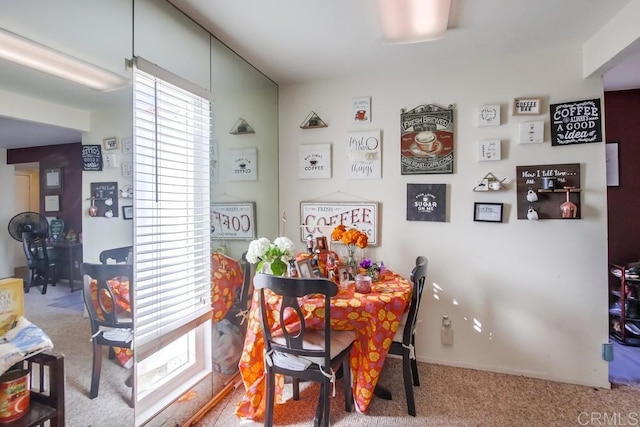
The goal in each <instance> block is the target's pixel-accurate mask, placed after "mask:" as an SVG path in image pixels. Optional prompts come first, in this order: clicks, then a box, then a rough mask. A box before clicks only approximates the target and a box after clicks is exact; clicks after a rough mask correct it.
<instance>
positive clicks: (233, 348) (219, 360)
mask: <svg viewBox="0 0 640 427" xmlns="http://www.w3.org/2000/svg"><path fill="white" fill-rule="evenodd" d="M243 345H244V337H243V336H242V332H241V331H240V328H238V327H237V326H236V325H234V324H233V323H231V322H230V321H229V320H227V319H222V320H221V321H219V322H217V323H214V324H213V333H212V337H211V354H212V360H213V370H214V371H215V372H218V373H221V374H225V375H231V374H233V373H235V372H237V371H238V362H239V361H240V356H241V355H242V346H243Z"/></svg>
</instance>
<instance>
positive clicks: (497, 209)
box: [473, 202, 502, 222]
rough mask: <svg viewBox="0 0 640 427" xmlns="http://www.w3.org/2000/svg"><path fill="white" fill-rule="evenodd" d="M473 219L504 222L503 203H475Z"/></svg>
mask: <svg viewBox="0 0 640 427" xmlns="http://www.w3.org/2000/svg"><path fill="white" fill-rule="evenodd" d="M473 220H474V221H478V222H502V203H478V202H476V203H474V204H473Z"/></svg>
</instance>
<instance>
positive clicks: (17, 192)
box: [12, 162, 40, 279]
mask: <svg viewBox="0 0 640 427" xmlns="http://www.w3.org/2000/svg"><path fill="white" fill-rule="evenodd" d="M39 167H40V164H39V163H37V162H36V163H21V164H16V165H14V172H13V178H14V200H13V206H14V212H13V215H17V214H19V213H20V212H39V211H40V185H39V182H40V170H39ZM13 215H12V216H13ZM13 254H14V255H13V271H14V277H21V278H22V279H26V274H27V266H26V261H27V260H26V258H25V255H24V250H23V248H22V242H18V241H15V240H14V243H13Z"/></svg>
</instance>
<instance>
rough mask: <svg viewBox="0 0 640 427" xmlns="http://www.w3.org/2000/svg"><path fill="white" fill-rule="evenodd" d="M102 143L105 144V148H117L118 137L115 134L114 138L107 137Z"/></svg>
mask: <svg viewBox="0 0 640 427" xmlns="http://www.w3.org/2000/svg"><path fill="white" fill-rule="evenodd" d="M102 144H103V145H104V149H105V150H117V149H118V138H116V137H115V136H114V137H112V138H105V139H103V140H102Z"/></svg>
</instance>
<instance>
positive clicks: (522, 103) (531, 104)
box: [513, 98, 542, 116]
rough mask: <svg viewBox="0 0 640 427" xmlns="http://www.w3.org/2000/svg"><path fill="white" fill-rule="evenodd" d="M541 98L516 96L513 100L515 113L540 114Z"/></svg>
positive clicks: (520, 114)
mask: <svg viewBox="0 0 640 427" xmlns="http://www.w3.org/2000/svg"><path fill="white" fill-rule="evenodd" d="M541 103H542V100H541V99H540V98H516V99H514V100H513V115H514V116H526V115H534V116H537V115H539V114H540V104H541Z"/></svg>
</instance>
